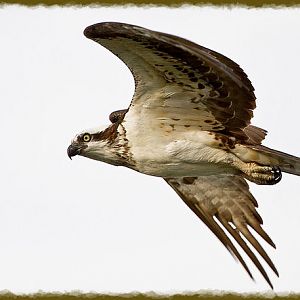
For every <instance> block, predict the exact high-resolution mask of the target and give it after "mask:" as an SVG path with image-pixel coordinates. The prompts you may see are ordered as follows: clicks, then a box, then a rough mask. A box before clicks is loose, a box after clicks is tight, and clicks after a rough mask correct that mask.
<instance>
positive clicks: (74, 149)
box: [67, 144, 86, 159]
mask: <svg viewBox="0 0 300 300" xmlns="http://www.w3.org/2000/svg"><path fill="white" fill-rule="evenodd" d="M84 148H86V147H85V145H78V144H71V145H70V146H69V147H68V150H67V153H68V156H69V158H70V159H72V157H73V156H75V155H78V154H80V152H81V150H82V149H84Z"/></svg>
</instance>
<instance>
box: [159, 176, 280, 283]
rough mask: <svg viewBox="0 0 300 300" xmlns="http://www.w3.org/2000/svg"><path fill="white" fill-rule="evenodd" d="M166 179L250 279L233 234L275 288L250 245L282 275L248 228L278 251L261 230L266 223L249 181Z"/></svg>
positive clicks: (239, 178)
mask: <svg viewBox="0 0 300 300" xmlns="http://www.w3.org/2000/svg"><path fill="white" fill-rule="evenodd" d="M165 180H166V181H167V183H168V184H169V185H170V186H171V187H172V188H173V189H174V190H175V191H176V193H177V194H178V195H179V196H180V197H181V199H182V200H183V201H184V202H185V203H186V204H187V206H188V207H189V208H190V209H191V210H192V211H193V212H194V213H195V214H196V215H197V216H198V217H199V218H200V219H201V220H202V221H203V222H204V223H205V224H206V225H207V227H208V228H209V229H210V230H211V231H212V232H213V233H214V234H215V235H216V236H217V238H218V239H219V240H220V241H221V242H222V243H223V245H224V246H225V247H226V248H227V249H228V250H229V252H230V253H231V254H232V255H233V256H234V257H235V258H237V259H238V260H239V261H240V263H241V264H242V265H243V267H244V268H245V270H246V271H247V272H248V274H249V275H250V277H251V278H253V277H252V274H251V272H250V271H249V269H248V267H247V265H246V263H245V262H244V260H243V258H242V256H241V255H240V253H239V252H238V250H237V249H236V247H235V246H234V245H233V243H232V241H231V240H230V238H229V237H230V235H231V237H233V238H234V239H235V240H236V242H237V243H238V244H239V246H240V247H241V248H242V249H243V250H244V251H245V253H246V254H247V255H248V256H249V258H250V259H251V260H252V262H253V263H254V264H255V266H256V267H257V268H258V270H259V271H260V272H261V274H262V275H263V277H264V278H265V279H266V281H267V282H268V283H269V285H270V286H271V288H273V286H272V283H271V282H270V279H269V277H268V275H267V273H266V271H265V270H264V268H263V267H262V265H261V263H260V262H259V260H258V259H257V257H256V255H255V254H254V253H253V251H252V250H251V249H250V247H249V245H248V242H250V244H251V245H252V246H253V247H254V248H255V249H256V251H257V252H258V253H259V254H260V255H261V256H262V258H263V259H264V260H265V261H266V262H267V263H268V265H269V266H270V267H271V269H272V270H273V271H274V272H275V273H276V275H277V276H278V272H277V270H276V268H275V266H274V264H273V262H272V261H271V259H270V258H269V256H268V255H267V253H266V252H265V250H264V249H263V248H262V246H261V245H260V244H259V242H258V241H257V240H256V238H255V237H254V236H253V234H252V233H251V231H250V230H249V229H248V226H250V227H252V228H253V229H254V230H255V231H256V232H257V233H258V234H259V235H260V236H261V237H262V238H263V239H264V240H265V241H267V242H268V243H269V244H270V245H272V246H273V247H274V248H275V245H274V243H273V242H272V240H271V239H270V237H269V236H268V235H267V233H266V232H265V231H264V230H263V229H262V227H261V224H262V223H263V221H262V218H261V217H260V215H259V214H258V213H257V211H256V209H255V208H256V207H257V202H256V200H255V199H254V197H253V196H252V195H251V193H250V192H249V186H248V184H247V182H246V181H245V179H243V178H242V177H241V176H237V175H211V176H201V177H184V178H165ZM226 233H227V234H228V233H229V234H230V235H229V236H228V235H227V234H226Z"/></svg>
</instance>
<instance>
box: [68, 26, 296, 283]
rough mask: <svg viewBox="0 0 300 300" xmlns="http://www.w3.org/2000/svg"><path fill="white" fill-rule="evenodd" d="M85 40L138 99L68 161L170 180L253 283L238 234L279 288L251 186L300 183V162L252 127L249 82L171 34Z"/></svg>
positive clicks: (105, 30) (116, 33)
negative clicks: (287, 179)
mask: <svg viewBox="0 0 300 300" xmlns="http://www.w3.org/2000/svg"><path fill="white" fill-rule="evenodd" d="M84 34H85V36H86V37H87V38H89V39H91V40H93V41H95V42H97V43H99V44H100V45H102V46H104V47H105V48H107V49H109V50H110V51H111V52H112V53H113V54H115V55H116V56H117V57H119V58H120V59H121V60H122V61H123V62H124V63H125V64H126V65H127V67H128V68H129V69H130V71H131V72H132V74H133V76H134V80H135V93H134V96H133V99H132V101H131V104H130V106H129V108H128V109H124V110H119V111H115V112H113V113H112V114H111V115H110V117H109V119H110V121H111V124H110V125H109V126H107V128H105V129H95V130H92V131H85V132H83V133H81V134H78V135H76V136H75V138H74V139H73V141H72V143H71V145H70V146H69V147H68V151H67V152H68V155H69V157H70V158H71V157H73V156H75V155H81V156H85V157H88V158H91V159H95V160H100V161H102V162H106V163H109V164H112V165H116V166H125V167H128V168H131V169H133V170H135V171H138V172H141V173H144V174H148V175H152V176H158V177H162V178H163V179H164V180H165V181H166V182H167V183H168V184H169V185H170V186H171V187H172V188H173V189H174V190H175V192H176V193H177V194H178V195H179V197H181V199H182V200H183V201H184V202H185V203H186V204H187V206H188V207H189V208H190V209H192V211H193V212H194V213H195V214H196V215H197V216H198V217H199V218H200V219H201V220H202V221H203V222H204V223H205V224H206V225H207V226H208V228H209V229H210V230H211V231H212V232H213V233H214V234H215V235H216V236H217V237H218V239H219V240H220V241H221V242H222V243H223V245H224V246H225V247H226V248H227V249H228V250H229V252H230V253H231V254H232V255H233V256H234V257H235V258H237V260H238V261H239V262H240V263H241V264H242V266H243V267H244V268H245V270H246V271H247V273H248V274H249V275H250V277H251V278H253V277H252V274H251V272H250V270H249V268H248V266H247V265H246V263H245V261H244V260H243V258H242V256H241V255H240V253H239V252H238V250H237V248H236V247H235V246H234V244H233V243H232V241H231V239H230V238H229V237H230V235H231V238H233V239H235V240H236V242H237V243H238V244H239V246H240V247H241V248H242V249H243V250H244V251H245V253H246V254H247V255H248V256H249V258H250V259H251V260H252V261H253V263H254V264H255V266H256V267H257V268H258V270H259V271H260V272H261V274H262V275H263V277H264V278H265V280H266V281H267V282H268V284H269V285H270V287H271V288H273V286H272V283H271V281H270V279H269V277H268V275H267V273H266V271H265V270H264V268H263V267H262V265H261V263H260V262H259V260H258V259H257V256H256V255H255V254H254V252H253V251H252V250H251V248H250V247H251V246H250V244H251V245H252V246H253V247H254V249H255V250H256V251H257V252H258V253H259V254H260V256H261V257H262V258H263V259H264V260H265V261H266V263H267V264H268V265H269V266H270V268H271V269H272V270H273V271H274V272H275V274H276V275H277V276H278V272H277V269H276V267H275V266H274V264H273V262H272V261H271V259H270V258H269V256H268V255H267V253H266V252H265V250H264V249H263V248H262V246H261V245H260V243H259V242H258V241H257V240H256V238H255V237H254V235H253V234H252V232H251V231H250V230H249V226H250V227H251V228H253V229H254V230H255V231H256V232H257V233H258V234H259V235H260V236H261V237H262V238H263V239H264V240H265V241H266V242H267V243H269V244H270V245H271V246H273V247H274V248H275V244H274V243H273V241H272V240H271V238H270V237H269V236H268V234H267V233H266V232H265V231H264V230H263V228H262V227H261V225H262V222H263V221H262V218H261V217H260V215H259V214H258V212H257V211H256V207H257V202H256V200H255V199H254V197H253V196H252V195H251V193H250V191H249V186H248V184H247V182H246V179H247V180H249V181H252V182H254V183H256V184H268V185H270V184H276V183H278V182H279V181H280V179H281V176H282V174H281V171H283V172H286V173H290V174H295V175H300V158H298V157H295V156H292V155H289V154H286V153H283V152H279V151H276V150H273V149H270V148H267V147H265V146H263V145H261V142H262V140H263V139H264V138H265V136H266V133H267V132H266V131H265V130H263V129H261V128H258V127H255V126H253V125H250V120H251V118H252V116H253V109H254V108H255V95H254V88H253V86H252V84H251V82H250V80H249V79H248V77H247V75H246V74H245V73H244V72H243V70H242V69H241V68H240V67H239V66H238V65H237V64H236V63H235V62H233V61H232V60H230V59H229V58H227V57H225V56H224V55H222V54H220V53H217V52H215V51H212V50H210V49H207V48H205V47H202V46H200V45H197V44H195V43H192V42H190V41H187V40H185V39H183V38H180V37H176V36H173V35H170V34H165V33H160V32H155V31H152V30H148V29H145V28H142V27H138V26H134V25H129V24H122V23H114V22H106V23H99V24H95V25H92V26H89V27H87V28H86V29H85V31H84ZM227 234H229V235H227ZM249 246H250V247H249Z"/></svg>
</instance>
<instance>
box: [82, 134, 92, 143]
mask: <svg viewBox="0 0 300 300" xmlns="http://www.w3.org/2000/svg"><path fill="white" fill-rule="evenodd" d="M82 139H83V141H84V142H86V143H87V142H89V141H90V140H91V135H90V134H89V133H85V134H84V135H83V137H82Z"/></svg>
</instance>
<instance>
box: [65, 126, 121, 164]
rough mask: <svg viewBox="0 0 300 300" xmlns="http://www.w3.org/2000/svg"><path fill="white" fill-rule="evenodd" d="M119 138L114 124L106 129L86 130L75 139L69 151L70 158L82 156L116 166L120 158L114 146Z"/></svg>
mask: <svg viewBox="0 0 300 300" xmlns="http://www.w3.org/2000/svg"><path fill="white" fill-rule="evenodd" d="M117 136H118V132H117V128H116V126H115V125H114V124H112V125H110V126H108V127H106V128H104V129H103V128H96V129H90V130H86V131H84V132H82V133H80V134H77V135H76V136H75V137H74V139H73V140H72V142H71V144H70V146H69V147H68V150H67V153H68V156H69V158H70V159H72V157H73V156H76V155H80V156H85V157H88V158H91V159H95V160H100V161H103V162H106V163H110V164H114V165H116V164H117V162H116V160H117V159H118V157H117V155H116V153H115V151H114V149H113V148H114V147H113V146H114V144H115V141H116V138H117Z"/></svg>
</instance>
